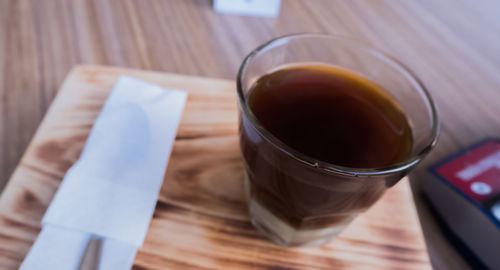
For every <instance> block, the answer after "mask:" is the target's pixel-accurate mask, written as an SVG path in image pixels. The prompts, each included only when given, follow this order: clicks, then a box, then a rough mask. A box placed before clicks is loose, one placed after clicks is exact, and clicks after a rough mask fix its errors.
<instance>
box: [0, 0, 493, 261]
mask: <svg viewBox="0 0 500 270" xmlns="http://www.w3.org/2000/svg"><path fill="white" fill-rule="evenodd" d="M210 5H211V0H148V1H144V0H50V1H37V0H0V96H1V99H0V190H1V187H2V186H3V185H4V184H5V183H6V182H7V179H9V176H10V175H11V173H12V171H13V170H14V168H15V167H16V165H17V164H18V162H19V160H20V158H21V155H22V153H23V152H24V150H25V149H26V147H27V145H28V143H29V141H30V140H31V138H32V136H33V134H34V132H35V130H36V128H37V126H38V125H39V123H40V121H41V119H42V117H43V115H44V114H45V112H46V111H47V109H48V108H49V105H50V103H51V102H52V100H53V98H54V96H55V95H56V93H57V90H58V89H59V86H60V84H61V83H62V81H63V79H64V77H65V76H66V74H67V73H68V72H69V70H70V69H71V68H72V67H73V66H74V65H75V64H80V63H84V64H106V65H116V66H126V67H133V68H139V69H148V70H157V71H166V72H175V73H183V74H190V75H199V76H206V77H216V78H225V79H234V77H235V74H236V69H237V67H238V65H239V64H240V63H241V60H242V59H243V57H244V56H245V55H246V54H247V53H248V52H249V51H250V50H251V49H252V48H254V47H255V46H257V45H258V44H260V43H262V42H264V41H266V40H268V39H270V38H272V37H275V36H279V35H284V34H289V33H296V32H326V33H331V34H339V35H346V36H350V37H353V38H355V39H358V40H361V41H365V42H368V43H371V44H373V45H375V46H376V47H379V48H381V49H383V50H385V51H387V52H389V53H390V54H392V55H394V56H395V57H396V58H398V59H400V60H401V61H402V62H403V63H405V64H406V65H408V66H409V67H410V68H411V69H413V70H414V71H415V73H416V74H417V75H418V76H419V77H420V78H421V79H422V81H423V82H424V83H425V85H426V86H427V88H428V89H429V90H430V91H431V93H432V94H433V95H434V97H435V98H436V102H437V105H438V109H439V112H440V115H441V118H442V123H443V125H442V133H441V137H440V141H439V144H438V147H437V148H436V149H435V151H434V152H433V153H432V154H431V155H430V156H429V158H428V159H427V160H426V162H425V163H424V164H423V165H422V166H420V169H419V170H417V171H416V172H415V173H414V174H413V178H414V179H412V180H415V181H412V184H414V185H413V187H414V188H415V189H414V190H416V195H417V196H416V199H417V206H418V210H419V214H420V216H421V221H422V225H423V227H424V233H425V234H426V241H427V244H428V247H429V251H430V256H431V260H432V262H433V266H434V267H436V268H438V269H464V268H465V269H467V267H466V263H465V262H464V261H463V260H462V259H461V258H460V256H458V255H457V254H456V252H455V251H454V250H453V249H451V248H450V247H449V245H448V244H447V243H446V241H444V240H443V237H442V236H441V233H440V229H439V228H438V227H437V225H436V223H435V222H434V221H433V218H432V215H430V214H429V211H428V208H427V207H426V206H425V205H423V204H422V203H419V202H420V201H421V199H420V198H421V195H420V193H419V192H418V190H419V186H418V184H419V181H418V180H419V179H421V178H422V177H425V167H426V165H428V164H430V163H432V162H434V161H436V160H438V159H440V158H442V157H444V156H446V155H447V154H449V153H450V152H453V151H456V150H457V149H460V148H462V147H464V146H466V145H469V144H471V143H473V142H475V141H477V140H479V139H481V138H483V137H485V136H495V135H496V136H498V134H500V117H498V115H500V106H498V104H499V102H500V91H499V90H498V89H499V86H500V76H498V74H500V51H499V50H498V48H499V46H500V35H498V33H500V19H499V18H500V17H499V16H498V11H499V10H500V1H497V0H481V1H480V2H477V1H470V0H440V1H434V0H421V1H394V0H373V1H337V0H314V1H312V0H283V6H282V11H281V15H280V17H279V18H277V19H263V18H255V17H245V16H234V15H222V14H216V13H214V12H213V11H212V9H211V7H210ZM63 146H65V145H61V147H63ZM70 146H71V145H70ZM41 179H45V178H43V177H41ZM47 181H48V182H49V183H50V180H47ZM34 192H35V194H36V193H38V192H40V191H38V190H34ZM0 245H3V244H2V243H0ZM6 256H15V255H13V254H6Z"/></svg>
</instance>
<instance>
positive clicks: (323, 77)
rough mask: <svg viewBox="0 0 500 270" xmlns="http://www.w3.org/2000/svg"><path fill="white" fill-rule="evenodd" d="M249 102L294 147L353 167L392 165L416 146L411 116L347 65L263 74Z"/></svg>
mask: <svg viewBox="0 0 500 270" xmlns="http://www.w3.org/2000/svg"><path fill="white" fill-rule="evenodd" d="M250 93H251V94H250V98H249V105H250V108H251V110H252V112H253V113H254V115H255V116H256V117H257V119H258V120H259V122H260V123H261V124H262V125H263V126H264V127H265V128H266V129H267V130H269V131H270V132H271V133H272V134H273V135H274V136H275V137H277V138H278V139H279V140H281V141H282V142H284V143H285V144H287V145H288V146H290V147H291V148H293V149H295V150H297V151H299V152H301V153H303V154H306V155H307V156H310V157H312V158H315V159H318V160H320V161H326V162H329V163H332V164H335V165H341V166H346V167H353V168H376V167H383V166H388V165H391V164H394V163H397V162H400V161H403V160H404V159H405V158H407V157H408V156H409V154H410V152H411V148H412V142H413V140H412V134H411V129H410V126H409V124H408V121H407V119H406V116H405V115H404V113H403V112H402V111H401V109H400V108H399V107H398V106H397V104H396V103H395V101H394V100H393V99H392V98H391V96H390V95H389V94H388V93H387V92H386V91H385V90H384V89H382V88H381V87H380V86H378V85H377V84H375V83H374V82H372V81H370V80H367V79H365V78H363V77H361V76H359V75H357V74H355V73H352V72H350V71H347V70H345V69H340V68H334V67H326V66H297V67H290V68H286V69H281V70H278V71H275V72H273V73H270V74H268V75H265V76H263V77H261V78H260V79H259V80H258V81H257V82H256V84H255V85H254V86H253V88H252V90H251V92H250Z"/></svg>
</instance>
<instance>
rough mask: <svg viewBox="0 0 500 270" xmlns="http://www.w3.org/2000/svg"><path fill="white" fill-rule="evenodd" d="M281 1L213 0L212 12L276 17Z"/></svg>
mask: <svg viewBox="0 0 500 270" xmlns="http://www.w3.org/2000/svg"><path fill="white" fill-rule="evenodd" d="M280 6H281V0H214V10H215V11H216V12H220V13H232V14H239V15H248V16H261V17H278V15H279V14H280Z"/></svg>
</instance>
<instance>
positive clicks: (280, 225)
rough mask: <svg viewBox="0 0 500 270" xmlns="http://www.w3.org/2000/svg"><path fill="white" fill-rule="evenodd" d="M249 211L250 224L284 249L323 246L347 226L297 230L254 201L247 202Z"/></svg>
mask: <svg viewBox="0 0 500 270" xmlns="http://www.w3.org/2000/svg"><path fill="white" fill-rule="evenodd" d="M249 209H250V216H251V221H252V224H253V225H254V226H255V227H256V228H257V229H258V230H259V231H261V232H262V233H263V234H264V235H266V236H267V238H269V239H270V240H271V241H273V242H274V243H276V244H278V245H280V246H286V247H294V246H321V245H324V244H326V243H328V242H330V241H331V240H332V239H333V238H334V237H335V236H337V235H338V234H339V233H340V232H341V231H342V229H344V228H345V227H346V225H347V224H344V225H341V226H336V227H329V228H325V229H316V230H297V229H295V228H293V227H292V226H290V225H288V224H287V223H285V222H283V221H282V220H280V219H279V218H278V217H276V216H274V215H273V214H272V213H271V212H269V211H268V210H267V209H265V208H264V207H262V206H261V205H260V204H259V203H258V202H256V201H255V200H249Z"/></svg>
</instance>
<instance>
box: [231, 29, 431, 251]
mask: <svg viewBox="0 0 500 270" xmlns="http://www.w3.org/2000/svg"><path fill="white" fill-rule="evenodd" d="M311 63H312V64H321V65H325V64H326V65H334V66H338V67H342V68H345V69H348V70H351V71H354V72H356V73H358V74H360V75H362V76H364V77H365V78H367V79H369V80H371V81H374V82H376V83H378V84H379V85H380V86H382V87H383V88H384V89H385V90H386V91H387V92H389V93H390V94H391V95H392V96H393V97H394V98H395V100H396V101H397V103H398V105H399V106H400V107H401V108H402V110H403V111H404V113H405V114H406V116H407V118H408V121H409V123H410V125H411V128H412V133H413V134H412V135H413V143H414V144H413V148H412V151H411V155H410V157H408V158H407V159H406V160H404V161H402V162H399V163H397V164H393V165H390V166H388V167H384V168H374V169H362V168H349V167H343V166H338V165H335V164H330V163H327V162H324V161H321V160H316V159H314V158H312V157H310V156H307V155H305V154H303V153H300V152H299V151H297V150H295V149H293V148H291V147H289V146H287V145H286V144H284V143H283V142H281V141H280V140H279V139H278V138H276V137H275V136H273V135H272V134H271V133H270V132H269V131H268V130H266V128H264V127H263V126H262V125H261V124H260V123H259V121H258V119H256V117H255V116H254V114H253V113H252V111H251V109H250V107H249V106H248V102H247V98H248V95H249V91H250V90H251V87H252V85H253V84H254V82H255V81H256V80H257V79H259V77H261V76H263V75H265V74H267V73H269V72H271V71H275V70H277V69H280V67H282V66H283V67H284V66H288V67H289V66H290V65H301V64H311ZM237 91H238V98H239V135H240V147H241V151H242V153H243V159H244V165H245V172H246V173H245V190H246V195H247V200H248V207H249V211H250V216H251V220H252V223H253V224H254V226H255V227H257V228H258V229H259V230H260V231H262V232H263V233H264V234H265V235H266V236H267V237H268V238H269V239H271V240H272V241H274V242H275V243H277V244H279V245H284V246H299V245H322V244H325V243H327V242H329V241H330V240H331V239H332V238H333V237H335V236H336V235H338V234H339V232H340V231H341V230H342V229H343V228H344V227H346V226H347V225H348V224H349V223H350V222H351V221H352V220H353V219H354V218H355V217H356V216H357V215H358V214H359V213H361V212H363V211H364V210H366V209H367V208H369V207H370V206H371V205H373V204H374V203H375V202H376V201H377V200H378V199H379V198H380V197H381V196H382V195H383V193H384V192H385V190H387V189H388V188H389V187H391V186H393V185H394V184H395V183H397V182H398V181H399V180H400V179H401V178H402V177H403V176H405V175H406V174H408V172H409V171H410V170H411V169H412V168H414V167H415V165H417V164H418V163H419V162H420V161H421V160H422V159H423V158H424V157H425V156H426V155H427V154H428V153H429V151H430V150H431V149H432V148H433V146H434V145H435V143H436V140H437V136H438V131H439V124H438V116H437V112H436V108H435V106H434V102H433V100H432V98H431V96H430V94H429V92H428V91H427V90H426V89H425V87H424V86H423V84H422V83H421V82H420V80H419V79H418V78H417V77H416V76H415V75H414V74H413V73H412V72H411V71H410V70H409V69H408V68H406V67H405V66H403V65H402V64H401V63H399V61H397V60H396V59H394V58H393V57H391V56H388V55H386V54H384V53H381V52H379V51H377V50H374V49H372V48H371V47H369V46H367V45H364V44H362V43H359V42H355V41H352V40H349V39H345V38H341V37H336V36H329V35H322V34H299V35H290V36H284V37H280V38H276V39H273V40H271V41H269V42H267V43H265V44H263V45H261V46H259V47H258V48H256V49H255V50H253V51H252V52H251V53H250V54H249V55H248V56H247V57H246V58H245V60H244V61H243V63H242V65H241V67H240V69H239V72H238V75H237Z"/></svg>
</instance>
